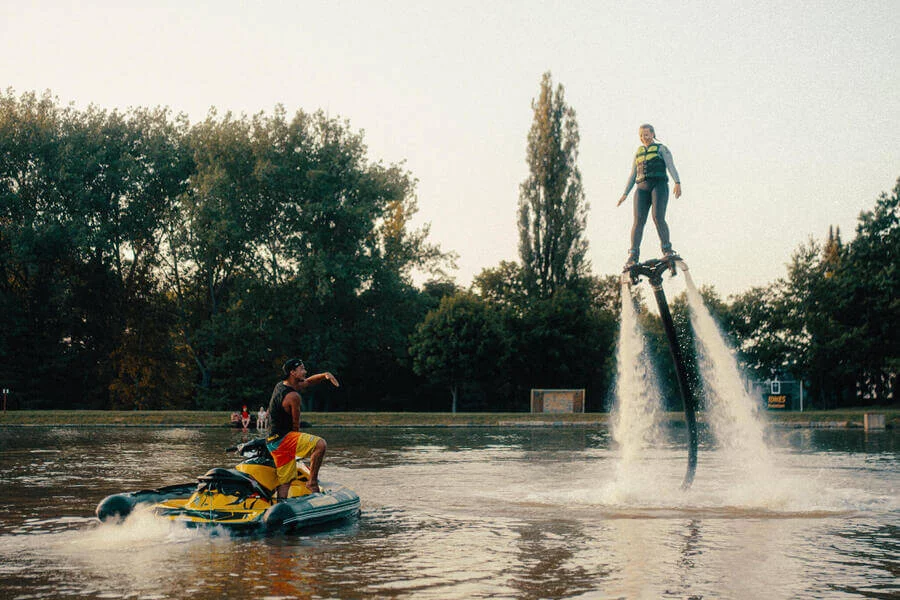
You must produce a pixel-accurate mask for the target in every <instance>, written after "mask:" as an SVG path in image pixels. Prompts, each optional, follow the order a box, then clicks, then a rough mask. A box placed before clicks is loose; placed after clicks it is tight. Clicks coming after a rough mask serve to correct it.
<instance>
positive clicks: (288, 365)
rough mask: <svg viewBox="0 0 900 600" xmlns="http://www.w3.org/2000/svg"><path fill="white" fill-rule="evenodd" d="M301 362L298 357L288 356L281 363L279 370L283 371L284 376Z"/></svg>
mask: <svg viewBox="0 0 900 600" xmlns="http://www.w3.org/2000/svg"><path fill="white" fill-rule="evenodd" d="M302 364H303V361H302V360H300V359H299V358H289V359H287V362H285V363H284V365H282V367H281V370H282V371H284V374H285V376H287V375H290V374H291V371H293V370H294V369H296V368H297V367H299V366H300V365H302Z"/></svg>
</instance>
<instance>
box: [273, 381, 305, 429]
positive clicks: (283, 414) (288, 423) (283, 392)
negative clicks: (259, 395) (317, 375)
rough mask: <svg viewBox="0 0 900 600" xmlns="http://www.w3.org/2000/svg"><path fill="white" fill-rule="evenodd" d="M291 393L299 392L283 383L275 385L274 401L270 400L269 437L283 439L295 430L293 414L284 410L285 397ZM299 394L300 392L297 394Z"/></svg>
mask: <svg viewBox="0 0 900 600" xmlns="http://www.w3.org/2000/svg"><path fill="white" fill-rule="evenodd" d="M291 392H297V390H295V389H294V388H292V387H291V386H289V385H287V384H286V383H284V382H283V381H279V382H278V383H276V384H275V389H274V390H272V399H271V400H269V419H270V423H269V435H270V436H273V435H274V436H278V437H281V436H283V435H284V434H286V433H287V432H289V431H293V429H294V420H293V419H292V418H291V414H290V413H289V412H288V411H286V410H284V405H283V403H284V397H285V396H287V395H288V394H290V393H291ZM297 393H298V394H299V393H300V392H297Z"/></svg>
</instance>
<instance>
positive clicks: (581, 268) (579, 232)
mask: <svg viewBox="0 0 900 600" xmlns="http://www.w3.org/2000/svg"><path fill="white" fill-rule="evenodd" d="M531 108H532V110H533V111H534V121H533V123H532V125H531V131H529V133H528V149H527V162H528V167H529V174H528V178H527V179H526V180H525V181H524V182H523V183H522V184H521V186H520V189H519V257H520V258H521V260H522V269H523V276H524V283H525V287H526V289H527V290H528V293H529V294H530V295H532V296H534V297H538V298H548V297H550V296H552V295H553V294H554V292H556V291H557V290H559V289H562V288H566V287H569V286H570V285H571V284H573V283H574V282H576V281H577V280H579V279H581V278H583V277H584V276H585V275H586V274H587V271H588V264H587V262H586V259H585V254H586V253H587V240H585V239H584V229H585V224H586V221H587V208H588V205H587V202H586V201H585V197H584V189H583V187H582V184H581V172H580V171H579V169H578V164H577V162H578V142H579V141H580V135H579V133H578V123H577V122H576V120H575V110H574V109H572V108H571V107H570V106H568V105H567V104H566V101H565V94H564V90H563V86H562V84H559V85H558V86H557V88H556V91H555V92H554V91H553V80H552V77H551V75H550V72H549V71H548V72H546V73H544V75H543V78H542V79H541V90H540V95H539V97H538V99H537V101H534V100H532V103H531Z"/></svg>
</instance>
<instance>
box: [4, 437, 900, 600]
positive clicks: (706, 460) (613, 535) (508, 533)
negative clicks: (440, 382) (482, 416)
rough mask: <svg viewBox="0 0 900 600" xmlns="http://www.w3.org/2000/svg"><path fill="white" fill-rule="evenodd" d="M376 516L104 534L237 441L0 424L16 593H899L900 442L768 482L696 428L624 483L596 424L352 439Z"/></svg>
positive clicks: (831, 445)
mask: <svg viewBox="0 0 900 600" xmlns="http://www.w3.org/2000/svg"><path fill="white" fill-rule="evenodd" d="M318 433H321V434H322V435H323V436H324V437H326V439H328V442H329V455H328V458H327V459H326V463H325V466H324V467H323V471H322V476H323V478H324V479H326V480H334V481H340V482H341V483H344V484H346V485H348V486H349V487H351V488H353V489H355V490H356V491H357V492H358V493H359V494H360V496H361V498H362V511H363V512H362V515H361V517H360V518H359V519H358V520H353V521H349V522H344V523H341V524H339V525H338V526H337V527H331V528H323V529H319V530H316V531H311V532H306V533H302V534H297V535H279V536H272V537H263V536H231V535H229V533H228V532H226V531H217V530H212V531H207V530H189V529H184V528H182V527H179V526H176V525H173V524H170V523H165V522H160V521H158V520H156V519H154V518H152V517H151V516H150V515H149V514H147V513H145V512H138V513H136V514H135V515H132V517H130V518H129V519H128V520H127V521H126V522H125V523H124V524H120V525H114V524H100V523H98V522H97V521H96V520H94V519H93V509H94V507H95V506H96V503H97V502H98V501H99V500H100V499H101V498H102V497H104V496H105V495H107V494H109V493H113V492H117V491H123V490H132V489H140V488H146V487H155V486H159V485H164V484H169V483H179V482H184V481H191V480H193V479H194V478H195V477H196V475H198V474H200V473H202V472H204V471H205V470H206V469H208V468H209V467H211V466H217V465H222V466H232V465H233V464H234V463H235V462H236V460H235V459H234V457H231V456H228V455H226V454H225V453H224V452H223V449H224V448H225V447H226V446H229V445H231V444H233V443H234V442H237V441H241V440H242V439H245V434H242V433H241V432H239V431H236V430H229V429H221V430H219V429H214V430H213V429H161V430H149V429H126V428H121V429H118V428H110V429H101V428H96V429H74V428H28V429H23V428H0V483H2V484H3V489H4V490H7V493H6V494H5V495H4V497H3V498H2V499H0V598H19V599H23V600H24V599H28V598H96V599H100V598H148V599H149V598H185V597H191V598H196V599H198V600H202V599H206V598H210V599H212V598H216V599H217V600H218V599H222V598H249V597H261V598H317V597H325V598H359V597H376V598H436V599H437V598H440V599H444V598H488V597H490V598H692V597H693V598H699V597H704V598H756V597H765V598H821V597H836V598H841V597H847V598H852V597H881V598H884V597H890V596H892V595H894V594H897V593H900V587H898V584H897V566H896V565H897V564H898V559H900V542H898V540H900V535H898V533H900V500H898V493H897V490H898V489H900V485H898V484H900V469H898V450H897V439H898V437H897V436H896V435H895V434H894V433H892V432H885V433H878V434H868V435H867V434H865V433H864V432H862V431H821V430H774V431H770V432H768V435H769V438H768V440H769V446H770V448H771V449H772V453H773V456H774V461H775V462H776V464H777V468H776V470H775V473H774V475H773V477H772V479H771V481H767V482H766V485H763V486H760V485H758V484H755V483H754V484H747V483H746V482H745V479H746V478H744V477H742V473H741V470H740V468H739V467H735V465H734V464H732V463H731V462H729V461H727V460H724V459H722V457H721V453H719V452H717V450H716V448H715V447H714V445H713V444H712V442H711V440H710V439H708V435H707V436H706V439H702V440H701V443H702V445H701V452H700V461H699V464H698V469H697V478H696V480H695V482H694V486H693V487H692V488H691V489H690V490H689V491H687V492H684V491H682V490H681V489H680V483H681V477H682V475H683V473H682V471H683V460H684V458H683V454H684V450H683V449H684V439H683V435H684V431H683V430H674V431H672V432H670V435H669V437H671V439H672V442H671V444H670V445H668V446H665V445H663V446H660V447H656V448H654V449H652V450H651V451H649V452H647V453H646V454H645V455H643V458H642V460H641V462H640V463H639V464H636V465H635V466H634V468H635V472H634V473H632V474H631V476H630V477H628V478H627V480H626V481H623V480H622V479H621V478H617V477H616V474H615V472H614V471H615V466H616V465H617V464H618V462H619V461H618V455H617V452H616V449H615V447H614V446H613V445H612V443H611V441H610V439H609V436H608V433H607V431H606V430H605V429H596V428H569V427H565V428H535V429H531V428H505V429H495V428H464V429H463V428H433V429H415V428H409V429H406V428H404V429H394V428H370V429H363V428H347V429H338V428H334V429H323V430H319V431H318Z"/></svg>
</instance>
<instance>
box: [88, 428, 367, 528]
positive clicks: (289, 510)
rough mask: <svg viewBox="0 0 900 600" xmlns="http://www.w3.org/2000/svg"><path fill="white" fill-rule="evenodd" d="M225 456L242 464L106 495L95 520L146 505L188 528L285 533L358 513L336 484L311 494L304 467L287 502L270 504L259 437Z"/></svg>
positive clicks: (271, 475) (271, 487)
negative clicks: (231, 455)
mask: <svg viewBox="0 0 900 600" xmlns="http://www.w3.org/2000/svg"><path fill="white" fill-rule="evenodd" d="M226 451H227V452H237V453H238V454H240V455H241V456H243V457H244V460H243V461H241V462H240V463H239V464H238V465H236V466H235V467H234V468H233V469H225V468H214V469H210V470H209V471H207V472H206V473H204V474H203V475H201V476H200V477H198V478H197V483H186V484H178V485H171V486H166V487H161V488H157V489H153V490H141V491H137V492H126V493H122V494H113V495H111V496H107V497H106V498H104V499H103V500H102V501H101V502H100V504H98V505H97V510H96V514H97V518H99V519H100V520H101V521H108V520H112V519H124V518H125V517H127V516H128V515H129V514H131V512H132V511H133V510H134V508H135V507H136V506H138V505H149V506H150V507H151V510H152V511H153V512H154V513H155V514H156V515H158V516H160V517H163V518H166V519H170V520H172V521H177V522H180V523H184V524H186V525H189V526H203V525H221V526H224V527H227V528H233V529H254V528H260V529H265V530H267V531H287V530H296V529H299V528H302V527H306V526H308V525H314V524H319V523H326V522H329V521H335V520H339V519H345V518H348V517H355V516H356V515H358V514H359V496H357V494H356V492H354V491H353V490H351V489H348V488H346V487H344V486H342V485H339V484H334V483H329V482H325V481H320V482H319V489H320V490H321V492H316V493H311V492H310V491H309V490H308V489H307V488H306V485H305V483H306V482H307V481H309V468H308V467H307V466H306V465H305V464H303V463H300V462H298V463H297V470H298V474H299V476H298V478H297V479H295V480H294V481H293V482H292V483H291V488H290V493H289V495H288V498H287V499H286V500H282V501H280V502H277V503H275V488H276V487H277V480H276V477H275V463H274V461H273V460H272V456H271V455H270V454H269V451H268V449H267V448H266V441H265V439H264V438H258V439H255V440H252V441H249V442H247V443H244V444H239V445H237V446H234V447H232V448H228V449H227V450H226Z"/></svg>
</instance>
